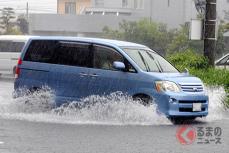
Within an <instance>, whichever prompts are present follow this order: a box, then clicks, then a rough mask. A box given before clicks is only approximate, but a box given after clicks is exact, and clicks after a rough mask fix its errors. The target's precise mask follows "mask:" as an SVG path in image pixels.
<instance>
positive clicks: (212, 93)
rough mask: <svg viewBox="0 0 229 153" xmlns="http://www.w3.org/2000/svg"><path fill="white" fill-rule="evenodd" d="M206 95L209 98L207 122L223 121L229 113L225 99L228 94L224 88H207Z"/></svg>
mask: <svg viewBox="0 0 229 153" xmlns="http://www.w3.org/2000/svg"><path fill="white" fill-rule="evenodd" d="M206 93H207V95H208V96H209V108H208V112H209V115H208V116H207V117H206V119H205V120H206V121H214V120H221V119H223V118H224V116H225V114H226V113H227V112H228V109H227V108H226V102H225V99H226V97H227V94H226V92H225V90H224V88H223V87H220V86H215V87H207V88H206Z"/></svg>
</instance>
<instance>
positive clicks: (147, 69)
mask: <svg viewBox="0 0 229 153" xmlns="http://www.w3.org/2000/svg"><path fill="white" fill-rule="evenodd" d="M138 54H139V55H140V57H141V59H142V61H143V63H144V65H145V67H146V71H147V72H149V71H150V67H149V65H148V64H147V63H146V61H145V59H144V57H143V56H142V54H141V53H140V52H139V51H138Z"/></svg>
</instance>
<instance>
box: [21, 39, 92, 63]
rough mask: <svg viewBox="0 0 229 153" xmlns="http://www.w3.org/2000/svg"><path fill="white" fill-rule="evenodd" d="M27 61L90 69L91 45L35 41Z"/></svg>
mask: <svg viewBox="0 0 229 153" xmlns="http://www.w3.org/2000/svg"><path fill="white" fill-rule="evenodd" d="M24 60H25V61H32V62H40V63H51V64H60V65H69V66H79V67H90V66H91V65H92V64H91V60H90V45H89V44H83V43H77V42H72V41H55V40H33V41H32V42H31V44H30V46H29V48H28V50H27V52H26V54H25V58H24Z"/></svg>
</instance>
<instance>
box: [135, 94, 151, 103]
mask: <svg viewBox="0 0 229 153" xmlns="http://www.w3.org/2000/svg"><path fill="white" fill-rule="evenodd" d="M133 100H134V101H138V102H140V103H141V104H142V105H144V106H149V105H150V103H152V98H151V97H150V96H147V95H137V96H134V97H133Z"/></svg>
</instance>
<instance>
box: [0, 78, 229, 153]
mask: <svg viewBox="0 0 229 153" xmlns="http://www.w3.org/2000/svg"><path fill="white" fill-rule="evenodd" d="M207 90H208V94H209V96H210V110H209V116H208V117H207V118H206V119H197V121H195V122H192V123H189V125H190V126H192V127H193V128H195V129H198V128H199V127H202V128H204V129H205V128H213V129H215V128H216V127H220V129H221V130H222V131H221V132H222V133H221V135H220V136H219V137H220V142H221V143H220V144H216V143H215V142H211V143H209V144H198V143H197V141H198V139H197V138H199V137H198V135H196V140H195V141H194V142H193V143H192V144H190V145H182V144H181V143H180V141H178V139H177V137H176V135H177V129H178V128H179V127H180V125H173V124H172V123H171V122H170V121H169V120H168V119H167V118H165V117H164V116H162V115H160V114H158V113H157V111H156V107H155V106H153V105H152V106H150V107H147V108H146V107H143V106H141V105H138V104H136V103H133V102H132V101H130V99H128V97H125V96H124V97H123V96H122V95H117V94H116V95H111V96H110V97H91V98H92V99H93V100H94V101H103V103H99V104H97V105H94V106H93V107H90V108H85V109H80V110H77V109H75V108H74V107H67V108H63V109H61V114H60V113H59V110H57V109H54V110H53V109H50V107H49V106H50V105H51V104H52V102H53V101H52V100H53V95H52V93H50V92H46V91H45V92H42V93H37V94H35V95H32V96H29V97H23V98H21V99H17V100H13V99H12V98H11V97H12V91H13V82H12V81H10V80H1V81H0V153H76V152H79V153H82V152H85V153H86V152H88V153H94V152H98V153H107V152H111V153H117V152H119V153H140V152H142V153H184V152H190V153H192V152H201V153H202V152H206V153H228V149H229V137H228V136H229V129H228V127H229V114H228V111H225V110H224V107H223V105H222V103H221V102H220V101H221V100H222V99H223V97H224V96H225V92H224V91H223V89H222V88H211V89H210V88H209V89H207ZM112 98H113V100H112ZM84 100H85V101H90V100H91V99H90V98H89V99H84ZM25 101H26V102H27V101H29V102H28V104H26V105H25ZM107 101H112V102H111V103H108V102H107ZM57 112H58V113H57ZM197 134H198V133H197ZM213 134H214V132H213ZM208 138H209V139H210V137H207V138H206V137H205V138H204V139H208ZM211 138H212V139H213V138H214V135H213V136H211Z"/></svg>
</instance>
